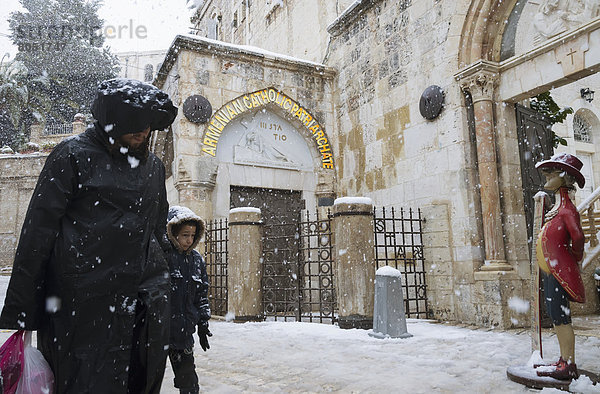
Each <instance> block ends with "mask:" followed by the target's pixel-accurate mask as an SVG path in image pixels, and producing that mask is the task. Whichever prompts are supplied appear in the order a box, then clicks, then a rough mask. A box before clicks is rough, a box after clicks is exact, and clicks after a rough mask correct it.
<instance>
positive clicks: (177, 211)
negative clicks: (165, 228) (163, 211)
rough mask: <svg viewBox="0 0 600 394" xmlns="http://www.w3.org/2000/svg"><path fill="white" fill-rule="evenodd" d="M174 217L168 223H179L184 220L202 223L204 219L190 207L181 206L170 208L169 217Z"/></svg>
mask: <svg viewBox="0 0 600 394" xmlns="http://www.w3.org/2000/svg"><path fill="white" fill-rule="evenodd" d="M171 215H173V217H172V218H171V219H169V221H168V222H167V223H172V224H173V223H179V222H182V221H184V220H199V221H202V218H201V217H200V216H198V215H196V214H195V213H194V211H192V210H191V209H189V208H188V207H182V206H179V205H173V206H172V207H170V208H169V216H171Z"/></svg>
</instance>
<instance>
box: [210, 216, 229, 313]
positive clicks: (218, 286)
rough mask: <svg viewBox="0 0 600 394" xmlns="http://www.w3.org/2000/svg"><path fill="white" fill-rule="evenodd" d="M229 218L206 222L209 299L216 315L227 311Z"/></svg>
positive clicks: (212, 310) (211, 308)
mask: <svg viewBox="0 0 600 394" xmlns="http://www.w3.org/2000/svg"><path fill="white" fill-rule="evenodd" d="M227 234H228V222H227V219H216V220H211V221H209V222H207V223H206V236H205V237H206V238H205V246H206V250H205V257H206V271H207V273H208V281H209V283H210V285H209V286H208V300H209V303H210V310H211V312H212V313H213V314H214V315H217V316H225V314H226V313H227V256H228V254H227V241H228V235H227Z"/></svg>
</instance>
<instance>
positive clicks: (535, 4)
mask: <svg viewBox="0 0 600 394" xmlns="http://www.w3.org/2000/svg"><path fill="white" fill-rule="evenodd" d="M598 16H600V0H529V1H528V2H527V4H526V5H525V7H523V8H522V14H521V16H520V18H519V19H518V22H517V23H518V26H517V29H516V34H515V42H514V46H515V49H514V54H515V55H520V54H523V53H526V52H528V51H529V50H531V49H533V48H534V47H536V46H539V45H541V44H542V43H544V42H545V41H547V40H549V39H551V38H553V37H555V36H557V35H559V34H561V33H564V32H566V31H570V30H573V29H576V28H577V27H579V26H581V25H583V24H584V23H586V22H589V21H591V20H592V19H594V18H597V17H598Z"/></svg>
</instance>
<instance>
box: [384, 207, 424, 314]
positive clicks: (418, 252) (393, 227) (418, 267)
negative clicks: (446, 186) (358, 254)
mask: <svg viewBox="0 0 600 394" xmlns="http://www.w3.org/2000/svg"><path fill="white" fill-rule="evenodd" d="M397 213H398V212H397V211H396V210H394V208H391V209H390V210H386V209H385V208H382V209H381V210H380V211H378V210H377V209H374V210H373V225H374V233H375V263H376V266H377V268H379V267H382V266H386V265H389V266H391V267H394V268H396V269H398V270H399V271H400V272H401V273H402V289H403V296H404V309H405V312H406V317H416V318H429V317H430V316H429V309H428V306H427V285H426V283H425V260H424V258H423V233H422V229H421V223H422V219H421V210H420V209H419V210H417V211H416V212H415V211H413V210H412V209H409V210H408V212H406V211H405V210H404V209H402V208H401V209H400V212H399V216H397Z"/></svg>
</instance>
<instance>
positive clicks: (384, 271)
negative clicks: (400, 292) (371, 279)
mask: <svg viewBox="0 0 600 394" xmlns="http://www.w3.org/2000/svg"><path fill="white" fill-rule="evenodd" d="M375 275H377V276H398V277H399V276H401V275H402V273H401V272H400V271H398V270H397V269H396V268H394V267H390V266H389V265H386V266H383V267H381V268H379V269H378V270H377V271H376V272H375Z"/></svg>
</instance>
